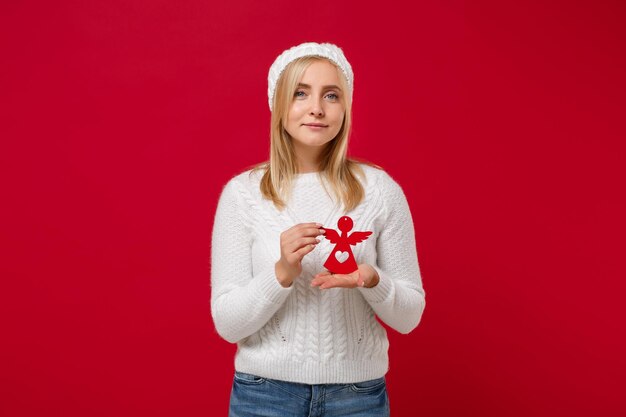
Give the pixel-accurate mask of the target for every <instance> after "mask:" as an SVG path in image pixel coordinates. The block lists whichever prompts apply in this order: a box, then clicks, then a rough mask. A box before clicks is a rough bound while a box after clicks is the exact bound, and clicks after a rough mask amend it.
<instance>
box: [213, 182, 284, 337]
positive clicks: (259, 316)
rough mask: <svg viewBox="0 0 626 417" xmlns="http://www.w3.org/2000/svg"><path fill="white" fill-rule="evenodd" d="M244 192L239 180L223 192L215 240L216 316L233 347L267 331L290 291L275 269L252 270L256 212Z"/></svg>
mask: <svg viewBox="0 0 626 417" xmlns="http://www.w3.org/2000/svg"><path fill="white" fill-rule="evenodd" d="M240 187H242V185H241V184H238V183H237V181H236V180H235V179H233V180H231V181H230V182H229V183H228V184H226V186H225V187H224V189H223V191H222V194H221V196H220V199H219V202H218V205H217V210H216V212H215V221H214V224H213V233H212V239H211V241H212V242H211V315H212V316H213V322H214V324H215V328H216V330H217V332H218V333H219V335H220V336H221V337H222V338H224V339H226V340H227V341H229V342H231V343H235V342H238V341H240V340H241V339H243V338H245V337H247V336H250V335H251V334H253V333H255V332H256V331H258V330H259V329H260V328H262V327H263V326H264V325H265V324H266V323H267V322H268V321H269V320H270V318H271V317H272V316H273V315H274V313H276V311H277V310H278V309H279V308H280V307H281V305H282V304H283V303H284V301H285V300H286V298H287V296H288V294H289V293H290V292H291V287H289V288H284V287H282V286H281V285H280V283H279V282H278V280H277V279H276V276H275V271H274V267H273V265H272V266H271V267H268V268H267V269H266V270H262V271H253V268H252V253H251V247H252V233H251V223H250V217H251V213H249V212H248V211H247V210H246V207H247V205H246V203H245V200H244V199H243V198H242V196H241V194H240V191H239V190H240V189H241V188H240Z"/></svg>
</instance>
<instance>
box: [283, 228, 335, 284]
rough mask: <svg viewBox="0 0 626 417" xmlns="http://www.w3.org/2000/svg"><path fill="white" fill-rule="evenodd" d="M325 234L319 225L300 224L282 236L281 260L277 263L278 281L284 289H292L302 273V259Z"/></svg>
mask: <svg viewBox="0 0 626 417" xmlns="http://www.w3.org/2000/svg"><path fill="white" fill-rule="evenodd" d="M322 234H324V229H323V228H322V225H321V224H319V223H300V224H297V225H295V226H293V227H291V228H289V229H287V230H285V231H284V232H282V233H281V234H280V259H279V260H278V262H276V266H275V271H276V279H278V282H280V285H282V286H283V287H290V286H291V284H292V283H293V280H294V279H296V277H298V275H300V273H301V272H302V258H304V256H305V255H306V254H308V253H309V252H311V251H312V250H313V249H315V246H316V245H317V244H318V243H319V242H320V241H319V239H318V238H317V237H318V236H319V235H322Z"/></svg>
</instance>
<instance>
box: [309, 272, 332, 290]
mask: <svg viewBox="0 0 626 417" xmlns="http://www.w3.org/2000/svg"><path fill="white" fill-rule="evenodd" d="M331 275H332V273H331V272H330V271H324V272H320V273H319V274H317V275H315V276H314V277H313V279H312V280H311V286H312V287H316V286H318V285H321V284H323V283H324V282H326V281H327V280H328V278H330V276H331Z"/></svg>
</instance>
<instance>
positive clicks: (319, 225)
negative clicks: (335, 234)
mask: <svg viewBox="0 0 626 417" xmlns="http://www.w3.org/2000/svg"><path fill="white" fill-rule="evenodd" d="M315 225H316V226H317V227H322V226H323V224H322V223H315Z"/></svg>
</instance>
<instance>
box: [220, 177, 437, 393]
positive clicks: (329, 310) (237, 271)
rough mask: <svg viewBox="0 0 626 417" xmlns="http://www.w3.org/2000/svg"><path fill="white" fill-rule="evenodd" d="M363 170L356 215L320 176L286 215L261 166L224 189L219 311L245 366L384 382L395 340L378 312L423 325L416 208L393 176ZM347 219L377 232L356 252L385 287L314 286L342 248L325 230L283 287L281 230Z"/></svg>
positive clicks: (300, 181) (406, 326)
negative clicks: (264, 183)
mask: <svg viewBox="0 0 626 417" xmlns="http://www.w3.org/2000/svg"><path fill="white" fill-rule="evenodd" d="M362 168H363V170H364V172H365V178H362V179H361V182H362V183H363V184H364V187H365V199H364V200H363V201H362V202H361V204H359V205H358V206H357V207H356V208H355V209H354V210H352V211H349V212H345V211H343V208H342V206H341V205H340V204H338V203H336V202H335V201H334V199H333V198H332V197H331V196H330V195H329V194H328V193H327V192H326V191H325V188H324V187H323V184H322V180H321V179H320V176H319V175H318V174H317V173H306V174H299V175H298V176H297V178H296V180H295V182H294V184H293V187H294V188H293V192H292V196H291V198H290V200H289V201H288V202H287V208H285V209H284V210H282V211H281V210H279V209H277V208H276V207H275V206H274V204H273V203H272V202H271V201H269V200H266V199H264V198H263V197H262V195H261V192H260V189H259V181H260V179H261V176H262V172H261V171H257V172H251V171H246V172H244V173H242V174H239V175H237V176H236V177H234V178H232V179H231V180H230V181H229V182H228V183H227V184H226V186H225V187H224V189H223V191H222V194H221V196H220V199H219V203H218V207H217V211H216V214H215V222H214V226H213V236H212V248H211V258H212V263H211V287H212V291H211V313H212V316H213V321H214V323H215V327H216V330H217V332H218V333H219V334H220V336H221V337H223V338H224V339H226V340H227V341H229V342H232V343H237V353H236V356H235V369H236V370H238V371H240V372H246V373H251V374H255V375H259V376H262V377H266V378H273V379H279V380H285V381H291V382H300V383H306V384H330V383H351V382H358V381H365V380H369V379H375V378H380V377H382V376H384V375H385V373H386V372H387V369H388V367H389V359H388V355H387V350H388V346H389V342H388V339H387V334H386V331H385V329H384V328H383V327H382V325H381V324H380V323H379V322H378V321H377V320H376V317H375V316H378V318H379V319H380V320H382V321H383V322H385V323H386V324H387V325H388V326H389V327H391V328H393V329H395V330H397V331H399V332H400V333H408V332H410V331H411V330H413V329H414V328H415V327H416V326H417V325H418V323H419V321H420V319H421V316H422V312H423V310H424V306H425V298H424V290H423V288H422V281H421V277H420V271H419V266H418V260H417V253H416V248H415V237H414V231H413V222H412V218H411V213H410V210H409V206H408V204H407V201H406V198H405V196H404V193H403V192H402V189H401V188H400V186H399V185H398V184H397V183H396V182H395V181H394V180H393V179H392V178H391V177H390V176H389V175H388V174H387V173H385V172H384V171H382V170H379V169H376V168H373V167H370V166H367V165H362ZM327 188H328V187H327ZM328 189H329V190H330V188H328ZM343 215H347V216H350V217H351V218H352V219H353V220H354V228H353V231H357V230H360V231H372V232H373V233H372V235H371V236H370V237H369V238H368V239H367V240H366V241H364V242H362V243H359V244H357V245H356V246H353V247H352V250H353V253H354V256H355V258H356V260H357V263H359V264H361V263H367V264H369V265H371V266H372V267H374V268H375V269H376V270H377V272H378V275H379V277H380V281H379V283H378V285H376V286H375V287H373V288H355V289H342V288H331V289H326V290H321V289H319V288H318V287H311V286H310V282H311V280H312V279H313V276H315V275H316V274H317V273H319V272H321V271H323V270H324V267H323V264H324V261H325V260H326V258H327V257H328V255H329V254H330V253H331V251H332V249H333V244H331V243H330V242H329V241H328V240H327V239H324V238H323V237H321V236H320V240H321V242H320V243H319V244H318V245H317V247H316V248H315V249H314V250H313V251H312V252H311V253H309V254H308V255H306V256H305V257H304V259H303V261H302V274H301V275H300V276H299V277H298V278H296V279H295V281H294V283H293V284H292V285H291V286H290V287H289V288H283V287H282V286H281V285H280V284H279V283H278V280H277V279H276V276H275V270H274V266H275V264H276V262H277V261H278V260H279V259H280V234H281V233H282V232H283V231H285V230H287V229H289V228H290V227H292V226H294V225H295V224H298V223H303V222H318V223H322V224H323V225H324V226H325V227H328V228H332V229H337V220H338V219H339V218H340V217H341V216H343Z"/></svg>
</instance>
